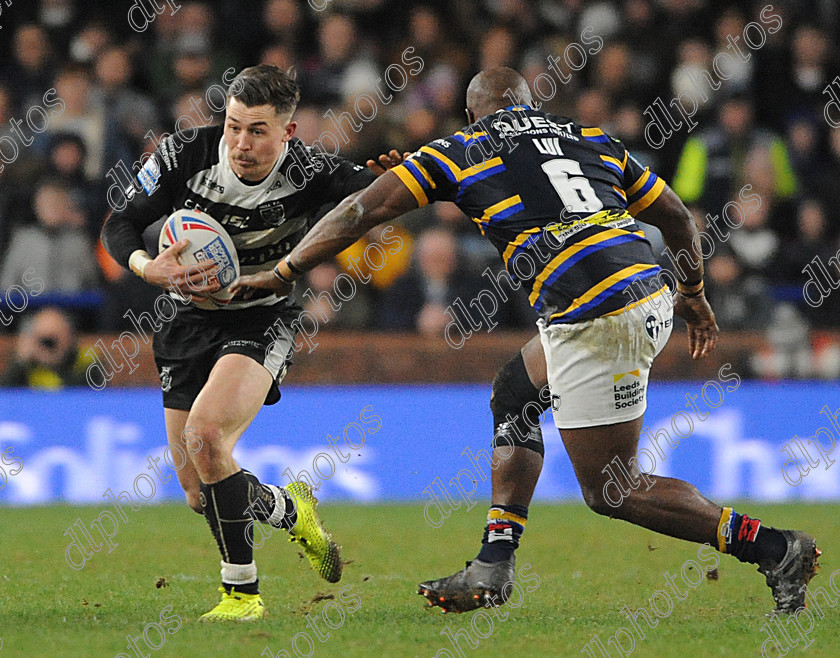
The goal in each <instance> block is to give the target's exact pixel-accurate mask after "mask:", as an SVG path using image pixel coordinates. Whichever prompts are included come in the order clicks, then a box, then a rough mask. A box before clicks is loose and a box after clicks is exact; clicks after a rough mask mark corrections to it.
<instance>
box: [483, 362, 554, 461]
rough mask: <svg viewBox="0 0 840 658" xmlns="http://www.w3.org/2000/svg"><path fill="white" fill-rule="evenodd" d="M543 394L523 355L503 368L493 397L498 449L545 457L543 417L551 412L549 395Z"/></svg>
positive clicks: (491, 407)
mask: <svg viewBox="0 0 840 658" xmlns="http://www.w3.org/2000/svg"><path fill="white" fill-rule="evenodd" d="M541 393H542V392H541V391H539V390H537V388H536V387H535V386H534V385H533V384H532V383H531V380H530V378H529V377H528V371H527V369H526V368H525V362H524V360H523V358H522V354H521V353H520V354H517V355H516V356H515V357H514V358H513V359H511V360H510V361H508V362H507V363H506V364H505V365H504V366H502V368H501V369H500V370H499V372H498V373H496V377H495V378H494V379H493V393H492V395H491V396H490V410H491V411H492V412H493V426H494V429H495V433H494V434H495V435H494V439H493V445H494V447H498V446H500V445H501V444H502V443H503V444H505V445H514V446H518V447H522V448H527V449H528V450H533V451H534V452H536V453H537V454H539V455H543V454H544V452H545V449H544V447H543V441H542V431H541V430H540V416H541V415H542V412H543V411H545V410H546V409H547V408H548V395H541ZM544 398H545V399H544Z"/></svg>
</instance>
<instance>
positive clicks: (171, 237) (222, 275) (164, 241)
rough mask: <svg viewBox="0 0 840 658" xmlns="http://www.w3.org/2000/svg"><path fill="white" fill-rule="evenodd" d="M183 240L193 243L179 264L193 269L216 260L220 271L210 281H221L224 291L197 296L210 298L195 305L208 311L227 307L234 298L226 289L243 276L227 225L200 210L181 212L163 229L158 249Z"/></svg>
mask: <svg viewBox="0 0 840 658" xmlns="http://www.w3.org/2000/svg"><path fill="white" fill-rule="evenodd" d="M183 239H186V240H189V244H188V245H187V248H186V249H184V251H182V252H181V255H180V257H179V258H178V262H179V263H181V265H186V266H187V267H189V266H190V265H198V264H199V263H205V262H207V261H208V260H213V261H216V265H217V266H218V272H217V273H216V274H214V275H210V276H209V277H208V281H209V282H213V281H214V280H216V279H218V281H219V285H220V286H221V290H218V291H217V292H214V293H212V294H206V293H197V294H201V296H202V297H207V301H206V302H198V301H193V302H192V303H193V304H194V305H195V306H197V307H199V308H203V309H208V310H213V309H217V308H223V307H224V306H225V305H227V304H229V303H230V301H231V299H232V298H233V295H232V294H231V293H229V292H227V291H226V290H225V288H227V287H228V286H230V284H231V283H233V282H234V280H235V279H236V277H238V276H239V258H238V257H237V255H236V247H234V246H233V240H232V239H231V237H230V235H228V232H227V231H226V230H225V228H224V226H222V225H221V224H219V222H217V221H216V220H215V219H213V218H212V217H211V216H210V215H208V214H207V213H204V212H201V211H198V210H177V211H175V212H174V213H172V214H171V215H170V216H169V217H168V218H167V220H166V221H165V222H164V223H163V226H162V227H161V229H160V236H159V237H158V250H159V251H161V252H162V251H163V250H164V249H166V248H168V247H170V246H171V245H173V244H175V243H176V242H178V241H179V240H183Z"/></svg>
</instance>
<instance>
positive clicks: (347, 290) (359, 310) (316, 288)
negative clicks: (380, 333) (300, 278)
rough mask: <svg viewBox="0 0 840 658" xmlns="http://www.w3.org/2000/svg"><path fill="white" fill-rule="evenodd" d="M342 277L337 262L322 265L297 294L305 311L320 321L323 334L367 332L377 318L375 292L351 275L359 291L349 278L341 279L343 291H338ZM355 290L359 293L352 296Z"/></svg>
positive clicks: (319, 326)
mask: <svg viewBox="0 0 840 658" xmlns="http://www.w3.org/2000/svg"><path fill="white" fill-rule="evenodd" d="M340 274H341V269H340V268H339V267H338V265H336V264H335V263H334V262H333V263H321V264H320V265H319V266H318V267H316V268H313V269H312V270H311V271H309V272H308V273H307V276H306V282H305V284H304V285H301V286H299V287H298V290H297V293H296V294H297V297H298V299H299V300H300V304H301V305H302V306H303V310H304V311H309V312H310V313H312V314H313V315H314V316H315V317H316V318H317V319H318V330H319V331H321V330H324V331H330V330H333V329H367V328H368V327H369V326H370V325H371V323H372V322H371V321H372V317H373V304H372V300H371V297H372V295H371V289H370V287H368V286H365V285H360V283H359V280H358V279H357V278H355V277H353V275H352V274H351V275H349V276H351V277H352V278H353V283H354V284H355V288H352V287H351V286H350V284H349V283H348V282H347V281H346V279H345V280H341V279H340V280H339V284H338V285H339V290H338V291H336V277H337V276H338V275H340ZM353 290H355V294H354V295H353V296H352V297H349V295H351V294H352V291H353ZM337 292H338V294H336V293H337ZM342 297H344V299H342ZM348 297H349V298H348ZM345 299H346V300H347V301H344V300H345Z"/></svg>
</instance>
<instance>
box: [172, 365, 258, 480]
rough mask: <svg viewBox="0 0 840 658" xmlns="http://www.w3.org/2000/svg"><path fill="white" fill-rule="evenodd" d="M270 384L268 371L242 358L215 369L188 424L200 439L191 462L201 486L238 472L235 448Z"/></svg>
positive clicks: (188, 418) (193, 407) (199, 397)
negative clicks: (202, 483)
mask: <svg viewBox="0 0 840 658" xmlns="http://www.w3.org/2000/svg"><path fill="white" fill-rule="evenodd" d="M271 382H272V377H271V373H269V372H268V370H266V369H265V368H264V367H263V366H262V365H260V364H259V363H257V362H256V361H254V359H252V358H250V357H247V356H244V355H242V354H226V355H225V356H223V357H222V358H221V359H219V360H218V361H217V362H216V365H215V366H213V369H212V370H211V371H210V377H209V378H208V379H207V383H206V384H205V385H204V388H202V389H201V392H200V393H199V394H198V397H197V398H196V399H195V402H194V403H193V406H192V409H191V410H190V412H189V415H188V417H187V422H186V426H187V427H189V428H190V429H191V431H192V432H193V433H194V434H195V436H196V437H200V439H201V444H202V445H201V449H200V450H198V451H197V452H196V453H195V454H194V455H192V462H193V465H194V466H195V470H196V472H197V474H198V476H199V477H200V478H201V481H202V482H204V483H205V484H213V483H215V482H219V481H220V480H224V479H225V478H226V477H229V476H231V475H233V474H234V473H236V472H237V471H239V465H238V464H237V463H236V461H235V460H234V459H233V448H234V446H235V445H236V442H237V441H238V440H239V438H240V437H241V436H242V434H243V433H244V432H245V430H246V429H247V428H248V425H250V424H251V421H253V420H254V418H255V417H256V415H257V412H258V411H259V410H260V407H262V404H263V402H264V401H265V396H266V395H267V394H268V391H269V388H270V387H271Z"/></svg>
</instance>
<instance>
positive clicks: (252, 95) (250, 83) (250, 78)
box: [227, 64, 300, 114]
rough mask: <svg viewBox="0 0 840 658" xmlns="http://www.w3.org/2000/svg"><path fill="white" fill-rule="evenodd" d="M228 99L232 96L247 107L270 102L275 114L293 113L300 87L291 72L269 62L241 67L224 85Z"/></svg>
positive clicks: (298, 97) (298, 98)
mask: <svg viewBox="0 0 840 658" xmlns="http://www.w3.org/2000/svg"><path fill="white" fill-rule="evenodd" d="M227 95H228V100H230V99H231V98H235V99H236V100H238V101H239V102H240V103H243V104H245V105H246V106H247V107H256V106H257V105H273V106H274V109H275V110H276V111H277V113H278V114H279V113H285V112H294V110H295V108H296V107H297V104H298V101H299V100H300V87H299V86H298V83H297V82H296V81H295V79H294V77H293V76H292V74H291V73H290V72H288V71H284V70H283V69H281V68H280V67H278V66H274V65H273V64H258V65H257V66H249V67H248V68H245V69H242V70H241V71H240V72H239V75H237V76H236V77H235V78H234V79H233V81H232V82H231V83H230V87H228V94H227Z"/></svg>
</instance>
